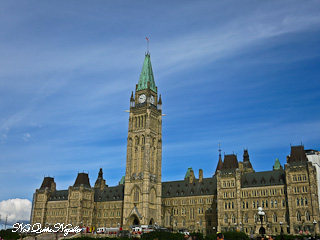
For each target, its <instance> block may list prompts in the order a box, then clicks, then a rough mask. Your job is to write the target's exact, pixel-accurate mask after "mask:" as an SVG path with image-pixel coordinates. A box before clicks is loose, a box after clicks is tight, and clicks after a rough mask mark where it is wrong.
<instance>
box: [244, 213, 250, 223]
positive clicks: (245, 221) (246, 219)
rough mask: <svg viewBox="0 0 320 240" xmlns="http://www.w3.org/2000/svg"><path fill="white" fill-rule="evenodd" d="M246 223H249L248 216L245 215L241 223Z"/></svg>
mask: <svg viewBox="0 0 320 240" xmlns="http://www.w3.org/2000/svg"><path fill="white" fill-rule="evenodd" d="M248 221H249V218H248V215H247V214H245V215H244V217H243V222H244V223H248Z"/></svg>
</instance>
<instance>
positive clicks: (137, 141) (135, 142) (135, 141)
mask: <svg viewBox="0 0 320 240" xmlns="http://www.w3.org/2000/svg"><path fill="white" fill-rule="evenodd" d="M134 144H135V145H139V137H138V136H136V137H135V138H134Z"/></svg>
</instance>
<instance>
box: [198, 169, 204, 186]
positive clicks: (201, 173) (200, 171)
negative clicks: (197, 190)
mask: <svg viewBox="0 0 320 240" xmlns="http://www.w3.org/2000/svg"><path fill="white" fill-rule="evenodd" d="M202 179H203V171H202V169H199V182H200V183H201V182H202Z"/></svg>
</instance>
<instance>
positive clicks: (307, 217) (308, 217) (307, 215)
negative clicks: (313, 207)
mask: <svg viewBox="0 0 320 240" xmlns="http://www.w3.org/2000/svg"><path fill="white" fill-rule="evenodd" d="M306 221H310V214H309V212H308V211H306Z"/></svg>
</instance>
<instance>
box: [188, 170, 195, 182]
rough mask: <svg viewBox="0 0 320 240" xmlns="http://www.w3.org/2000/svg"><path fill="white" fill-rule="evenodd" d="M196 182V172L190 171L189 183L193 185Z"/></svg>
mask: <svg viewBox="0 0 320 240" xmlns="http://www.w3.org/2000/svg"><path fill="white" fill-rule="evenodd" d="M193 181H194V172H193V170H191V171H190V178H189V183H193Z"/></svg>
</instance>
